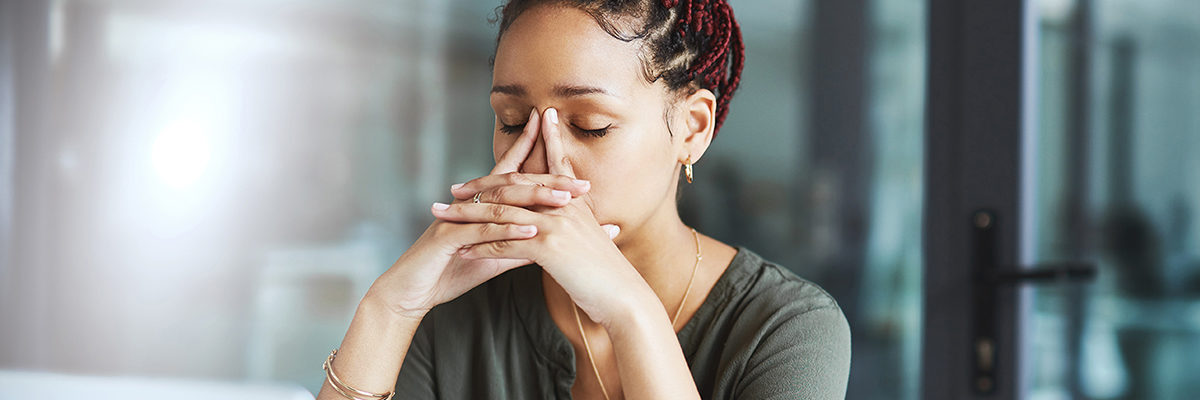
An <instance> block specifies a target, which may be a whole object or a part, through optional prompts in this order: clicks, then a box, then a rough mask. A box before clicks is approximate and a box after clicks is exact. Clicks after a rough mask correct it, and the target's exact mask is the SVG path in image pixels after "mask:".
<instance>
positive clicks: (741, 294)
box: [730, 246, 848, 331]
mask: <svg viewBox="0 0 1200 400" xmlns="http://www.w3.org/2000/svg"><path fill="white" fill-rule="evenodd" d="M734 263H739V264H741V265H730V268H731V269H734V268H736V271H737V272H735V273H736V274H737V275H740V276H739V277H738V278H740V279H736V280H737V282H735V283H734V286H736V288H735V290H736V291H737V292H738V294H737V295H736V296H735V297H738V298H739V299H738V300H739V302H740V303H741V306H742V307H745V309H746V310H750V311H754V312H757V313H758V314H759V315H762V316H764V317H766V318H767V319H769V321H767V322H773V323H777V324H785V323H789V324H795V323H798V322H806V323H808V324H810V325H813V324H815V325H817V327H819V328H829V329H837V328H846V330H847V331H848V324H847V323H846V319H845V316H844V314H843V313H842V309H841V306H839V305H838V302H837V300H835V299H834V298H833V296H832V295H830V294H829V292H827V291H825V289H824V288H822V287H821V286H819V285H817V284H816V283H813V282H812V281H809V280H807V279H804V278H801V277H800V276H798V275H796V273H794V272H792V271H791V270H789V269H787V268H784V267H783V266H781V265H779V264H777V263H774V262H772V261H769V260H766V259H764V258H763V257H762V256H760V255H758V254H757V253H755V252H753V251H751V250H749V249H746V248H745V247H740V246H739V247H738V256H737V257H736V258H735V259H734Z"/></svg>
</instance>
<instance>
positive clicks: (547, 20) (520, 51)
mask: <svg viewBox="0 0 1200 400" xmlns="http://www.w3.org/2000/svg"><path fill="white" fill-rule="evenodd" d="M638 46H639V45H638V43H637V42H636V41H634V42H624V41H621V40H619V39H617V38H615V37H613V36H612V35H609V34H608V32H605V31H604V29H602V28H600V25H599V24H598V23H597V22H596V20H595V19H594V18H592V16H591V15H589V14H588V13H586V12H584V11H582V10H579V9H575V8H571V7H564V6H538V7H534V8H532V9H529V10H526V11H525V12H524V13H522V14H521V15H520V16H519V17H517V19H516V20H515V21H513V23H512V25H510V26H509V28H508V30H507V31H505V32H504V34H503V35H502V36H501V38H500V43H499V45H498V46H497V48H496V63H495V67H494V69H493V71H492V85H493V86H500V85H521V86H525V87H528V88H530V89H531V90H532V91H535V92H538V91H545V92H548V91H550V90H551V89H550V88H551V87H553V86H555V85H564V84H568V85H594V86H598V87H602V88H605V89H607V90H609V91H611V92H616V93H614V94H616V95H618V96H620V97H624V96H627V95H630V94H632V92H634V91H638V90H641V89H642V88H646V87H649V86H650V85H649V84H648V83H647V82H646V80H645V79H644V78H643V76H642V74H641V73H640V71H641V68H642V66H641V63H640V61H639V59H638V51H639V47H638Z"/></svg>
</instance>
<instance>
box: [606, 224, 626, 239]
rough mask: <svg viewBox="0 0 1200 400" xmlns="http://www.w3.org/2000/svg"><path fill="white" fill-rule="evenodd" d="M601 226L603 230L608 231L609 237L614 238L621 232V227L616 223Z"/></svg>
mask: <svg viewBox="0 0 1200 400" xmlns="http://www.w3.org/2000/svg"><path fill="white" fill-rule="evenodd" d="M601 228H604V231H605V232H608V238H609V239H616V238H617V235H618V234H620V233H621V228H620V227H618V226H616V225H611V224H605V225H602V226H601Z"/></svg>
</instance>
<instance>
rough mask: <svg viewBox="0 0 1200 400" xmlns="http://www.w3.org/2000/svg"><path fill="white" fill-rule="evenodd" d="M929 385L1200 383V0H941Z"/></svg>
mask: <svg viewBox="0 0 1200 400" xmlns="http://www.w3.org/2000/svg"><path fill="white" fill-rule="evenodd" d="M929 15H930V17H929V21H930V22H929V66H928V70H927V76H928V97H927V103H928V113H927V124H926V145H925V150H926V154H927V156H926V191H925V193H926V204H925V212H924V222H925V235H924V236H925V240H924V248H925V252H924V254H925V255H926V256H925V260H926V261H925V266H924V268H925V275H924V278H925V285H924V288H925V293H924V311H925V314H924V324H923V327H924V333H923V343H924V346H923V348H922V374H923V375H922V394H923V397H924V398H927V399H1018V398H1020V399H1039V400H1040V399H1080V398H1089V399H1184V398H1195V396H1196V395H1195V394H1196V393H1200V380H1197V379H1194V377H1195V376H1196V374H1195V371H1197V370H1198V369H1200V361H1197V358H1196V357H1194V355H1196V354H1200V219H1198V218H1196V217H1194V214H1196V213H1197V211H1200V157H1197V153H1198V151H1200V113H1198V112H1197V110H1200V2H1195V1H1191V0H1158V1H1134V0H1073V1H1072V0H1026V1H1015V2H987V3H984V2H959V1H954V0H930V2H929Z"/></svg>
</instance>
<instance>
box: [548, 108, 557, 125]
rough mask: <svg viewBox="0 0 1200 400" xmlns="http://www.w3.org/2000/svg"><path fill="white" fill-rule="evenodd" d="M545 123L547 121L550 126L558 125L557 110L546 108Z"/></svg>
mask: <svg viewBox="0 0 1200 400" xmlns="http://www.w3.org/2000/svg"><path fill="white" fill-rule="evenodd" d="M546 121H549V122H550V123H551V124H554V125H558V110H555V109H554V107H550V108H547V109H546Z"/></svg>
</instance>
